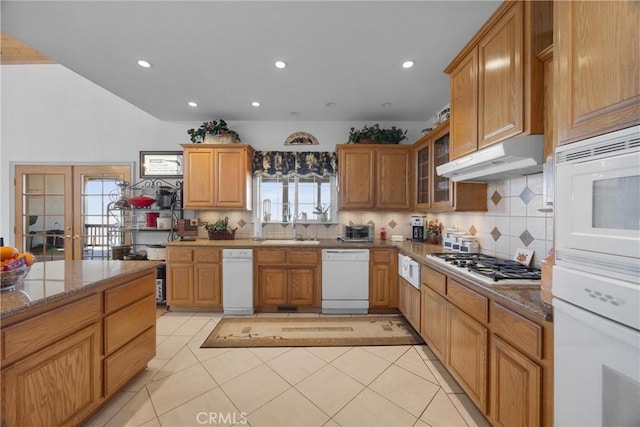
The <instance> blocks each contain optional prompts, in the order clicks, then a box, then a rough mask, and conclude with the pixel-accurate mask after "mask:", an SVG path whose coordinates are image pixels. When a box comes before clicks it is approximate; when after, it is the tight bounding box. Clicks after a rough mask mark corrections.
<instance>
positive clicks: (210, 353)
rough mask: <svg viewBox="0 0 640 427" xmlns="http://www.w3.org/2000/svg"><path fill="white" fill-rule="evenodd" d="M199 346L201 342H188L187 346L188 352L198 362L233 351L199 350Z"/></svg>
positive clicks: (221, 349) (229, 349) (228, 349)
mask: <svg viewBox="0 0 640 427" xmlns="http://www.w3.org/2000/svg"><path fill="white" fill-rule="evenodd" d="M203 341H204V340H203ZM200 344H202V342H190V343H189V344H187V347H188V348H189V350H191V352H192V353H193V355H194V356H196V358H197V359H198V360H199V361H200V362H204V361H205V360H209V359H213V358H214V357H216V356H220V355H221V354H224V353H227V352H229V351H231V350H233V349H232V348H200Z"/></svg>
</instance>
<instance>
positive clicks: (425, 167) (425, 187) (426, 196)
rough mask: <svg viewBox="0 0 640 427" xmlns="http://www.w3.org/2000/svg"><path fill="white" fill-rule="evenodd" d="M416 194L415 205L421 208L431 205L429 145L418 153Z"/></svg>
mask: <svg viewBox="0 0 640 427" xmlns="http://www.w3.org/2000/svg"><path fill="white" fill-rule="evenodd" d="M417 160H418V174H417V176H418V194H417V196H418V197H417V198H418V199H417V203H418V205H420V206H421V207H423V208H428V207H430V205H431V144H427V145H426V146H425V147H424V148H422V149H420V150H419V151H418V155H417Z"/></svg>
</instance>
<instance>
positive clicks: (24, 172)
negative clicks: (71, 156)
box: [15, 166, 73, 262]
mask: <svg viewBox="0 0 640 427" xmlns="http://www.w3.org/2000/svg"><path fill="white" fill-rule="evenodd" d="M16 183H17V184H18V185H16V198H15V200H16V216H15V218H16V246H17V247H18V249H19V250H20V251H24V252H31V253H32V254H33V255H35V258H36V262H46V261H55V260H64V259H66V258H67V257H69V256H70V253H71V250H72V248H71V245H70V241H71V236H70V230H71V222H72V220H73V216H72V214H71V168H70V167H68V166H16Z"/></svg>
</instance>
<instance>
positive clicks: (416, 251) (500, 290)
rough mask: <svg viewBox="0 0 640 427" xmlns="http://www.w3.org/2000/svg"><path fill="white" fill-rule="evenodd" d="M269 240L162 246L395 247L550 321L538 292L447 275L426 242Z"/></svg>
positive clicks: (434, 248) (436, 250)
mask: <svg viewBox="0 0 640 427" xmlns="http://www.w3.org/2000/svg"><path fill="white" fill-rule="evenodd" d="M265 240H269V239H264V240H253V239H237V240H208V239H196V240H182V241H180V240H174V241H171V242H167V243H166V246H174V247H180V246H199V247H202V246H206V247H221V248H225V247H233V248H263V249H271V248H283V247H285V248H286V247H295V248H308V249H313V248H319V249H327V248H331V249H336V248H340V249H344V248H353V249H357V248H369V249H376V248H389V247H396V248H398V251H399V252H400V253H401V254H403V255H408V256H410V257H411V258H413V259H415V260H416V261H418V262H419V263H420V264H423V265H426V266H429V267H431V268H433V269H436V270H438V271H440V272H442V273H443V274H446V275H448V276H451V277H453V278H455V279H456V280H458V281H461V282H463V283H464V284H467V285H469V286H472V287H476V288H480V289H482V290H484V291H485V292H488V293H489V294H491V295H493V296H494V297H496V298H497V299H498V300H503V301H506V302H508V303H511V304H513V305H515V306H517V307H520V308H522V309H523V310H525V311H527V312H528V313H531V314H533V315H534V316H536V317H538V318H541V319H543V320H546V321H548V322H551V321H553V308H552V307H551V305H549V304H547V303H545V302H544V301H542V298H541V295H540V289H539V288H538V289H535V288H532V287H526V288H521V289H518V288H517V287H516V286H509V287H506V286H495V287H491V286H485V285H483V284H481V283H477V282H473V281H470V280H469V279H468V278H466V277H463V276H461V275H459V274H456V273H454V272H451V271H449V270H443V269H442V268H441V267H440V266H438V265H437V264H435V263H433V262H431V261H430V260H429V258H428V255H429V254H432V253H439V252H444V248H443V247H442V246H440V245H431V244H428V243H420V242H412V241H410V240H405V241H402V242H394V241H391V240H375V241H374V242H343V241H342V240H338V239H320V240H319V243H318V244H317V245H304V244H302V245H301V244H296V243H294V241H293V240H292V242H291V244H284V243H283V244H281V245H279V244H268V245H263V244H262V242H263V241H265ZM275 240H283V239H275Z"/></svg>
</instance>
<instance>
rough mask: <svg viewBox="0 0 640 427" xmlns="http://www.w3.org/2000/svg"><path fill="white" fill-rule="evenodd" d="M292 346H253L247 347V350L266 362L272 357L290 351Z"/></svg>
mask: <svg viewBox="0 0 640 427" xmlns="http://www.w3.org/2000/svg"><path fill="white" fill-rule="evenodd" d="M291 349H292V347H255V348H249V351H250V352H251V353H253V354H255V355H256V357H258V359H260V360H262V361H263V362H266V361H268V360H271V359H274V358H276V357H278V356H281V355H283V354H284V353H286V352H288V351H290V350H291Z"/></svg>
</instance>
